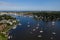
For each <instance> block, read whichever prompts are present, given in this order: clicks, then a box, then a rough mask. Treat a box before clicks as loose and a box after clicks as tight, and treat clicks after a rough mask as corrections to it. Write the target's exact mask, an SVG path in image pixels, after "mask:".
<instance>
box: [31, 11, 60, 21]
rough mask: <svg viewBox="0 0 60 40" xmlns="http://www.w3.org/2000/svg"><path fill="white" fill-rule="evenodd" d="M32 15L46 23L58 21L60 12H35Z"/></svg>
mask: <svg viewBox="0 0 60 40" xmlns="http://www.w3.org/2000/svg"><path fill="white" fill-rule="evenodd" d="M32 14H33V15H36V16H37V18H39V19H42V20H46V21H49V20H50V21H52V20H60V12H35V13H32Z"/></svg>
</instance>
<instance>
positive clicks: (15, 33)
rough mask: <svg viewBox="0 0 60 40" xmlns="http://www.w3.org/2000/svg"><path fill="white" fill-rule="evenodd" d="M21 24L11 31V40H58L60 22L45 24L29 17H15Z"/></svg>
mask: <svg viewBox="0 0 60 40" xmlns="http://www.w3.org/2000/svg"><path fill="white" fill-rule="evenodd" d="M15 17H16V18H17V20H19V21H20V23H19V24H18V25H17V28H16V29H14V30H13V29H12V30H11V31H10V34H9V36H10V35H11V36H12V37H11V38H10V39H9V40H58V39H60V38H59V35H60V21H49V22H45V21H42V20H39V21H38V20H35V19H34V18H33V17H28V16H15Z"/></svg>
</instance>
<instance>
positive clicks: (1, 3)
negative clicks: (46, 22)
mask: <svg viewBox="0 0 60 40" xmlns="http://www.w3.org/2000/svg"><path fill="white" fill-rule="evenodd" d="M0 10H17V11H60V0H0Z"/></svg>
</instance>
